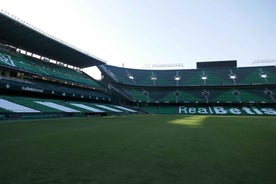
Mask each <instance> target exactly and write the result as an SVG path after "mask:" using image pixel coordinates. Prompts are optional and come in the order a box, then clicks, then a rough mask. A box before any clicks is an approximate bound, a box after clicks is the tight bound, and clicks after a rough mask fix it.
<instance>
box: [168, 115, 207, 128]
mask: <svg viewBox="0 0 276 184" xmlns="http://www.w3.org/2000/svg"><path fill="white" fill-rule="evenodd" d="M206 118H207V116H188V117H187V116H185V117H183V118H180V119H174V120H171V121H169V122H168V123H172V124H177V125H183V126H187V127H190V128H201V127H202V126H203V125H202V124H203V122H204V120H205V119H206Z"/></svg>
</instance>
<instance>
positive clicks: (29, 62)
mask: <svg viewBox="0 0 276 184" xmlns="http://www.w3.org/2000/svg"><path fill="white" fill-rule="evenodd" d="M0 65H2V66H6V67H11V68H15V69H17V70H22V71H25V72H29V73H34V74H37V75H41V76H47V77H50V78H54V79H59V80H64V81H68V82H72V83H78V84H83V85H86V86H92V87H97V88H103V86H102V85H101V84H100V83H99V82H97V81H96V80H93V79H92V78H90V77H88V76H87V75H86V74H84V73H82V72H78V71H76V70H73V69H70V68H66V67H62V66H58V65H56V64H53V63H49V62H44V61H41V60H38V59H35V58H31V57H28V56H24V55H20V54H17V53H14V54H12V53H8V52H4V51H3V50H0Z"/></svg>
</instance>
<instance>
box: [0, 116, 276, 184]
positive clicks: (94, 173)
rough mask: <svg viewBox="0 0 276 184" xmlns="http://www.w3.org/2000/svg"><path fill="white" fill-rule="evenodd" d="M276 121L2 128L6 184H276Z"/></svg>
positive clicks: (153, 119)
mask: <svg viewBox="0 0 276 184" xmlns="http://www.w3.org/2000/svg"><path fill="white" fill-rule="evenodd" d="M275 120H276V118H275V117H233V116H232V117H224V116H218V117H213V116H177V115H136V116H110V117H94V118H72V119H57V120H43V121H40V120H37V121H35V120H32V121H30V122H27V121H24V122H21V121H17V122H14V123H3V124H0V180H1V183H2V182H3V183H23V184H24V183H120V184H121V183H137V184H138V183H158V184H160V183H161V184H162V183H210V184H211V183H212V184H213V183H250V184H252V183H275V181H276V176H275V171H276V165H275V163H276V158H275V153H276V142H275V140H276V123H275V122H276V121H275Z"/></svg>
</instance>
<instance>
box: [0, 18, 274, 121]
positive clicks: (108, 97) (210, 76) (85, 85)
mask: <svg viewBox="0 0 276 184" xmlns="http://www.w3.org/2000/svg"><path fill="white" fill-rule="evenodd" d="M0 24H1V26H0V33H1V34H0V119H1V120H3V119H12V118H18V119H20V118H21V119H22V118H23V119H24V118H49V117H72V116H99V115H113V114H116V115H120V114H133V113H161V114H231V115H242V114H244V115H276V109H275V103H276V96H275V93H276V86H275V85H276V67H275V66H256V67H237V61H235V60H233V61H221V62H202V63H197V66H198V67H197V69H174V70H145V69H132V68H124V67H116V66H111V65H107V64H105V62H103V61H102V60H100V59H98V58H96V57H94V56H91V55H89V54H87V53H84V52H83V51H80V50H79V49H76V48H73V47H72V46H69V45H67V44H66V43H63V42H60V41H58V40H56V39H54V38H51V37H49V36H48V35H45V34H44V33H41V32H40V31H38V30H34V29H33V28H30V27H28V26H27V25H26V24H22V23H21V22H19V21H18V20H16V19H14V18H12V17H9V16H7V15H5V14H3V13H0ZM10 30H13V31H10ZM22 33H24V34H22ZM26 37H28V38H36V39H26ZM91 66H97V67H98V68H99V70H100V71H101V73H102V80H101V81H97V80H95V79H93V78H92V77H90V76H89V75H87V74H86V73H84V72H83V71H82V69H83V68H85V67H91Z"/></svg>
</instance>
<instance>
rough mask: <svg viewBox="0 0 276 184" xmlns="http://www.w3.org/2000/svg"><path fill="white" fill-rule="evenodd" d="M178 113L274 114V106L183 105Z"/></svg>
mask: <svg viewBox="0 0 276 184" xmlns="http://www.w3.org/2000/svg"><path fill="white" fill-rule="evenodd" d="M178 113H179V114H206V115H210V114H214V115H276V110H275V109H274V108H261V107H260V108H257V107H239V108H238V107H220V106H214V107H211V106H210V107H185V106H180V107H179V108H178Z"/></svg>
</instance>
